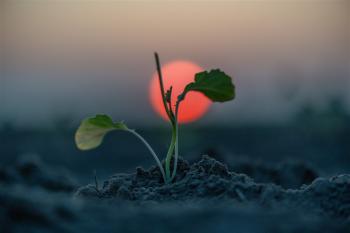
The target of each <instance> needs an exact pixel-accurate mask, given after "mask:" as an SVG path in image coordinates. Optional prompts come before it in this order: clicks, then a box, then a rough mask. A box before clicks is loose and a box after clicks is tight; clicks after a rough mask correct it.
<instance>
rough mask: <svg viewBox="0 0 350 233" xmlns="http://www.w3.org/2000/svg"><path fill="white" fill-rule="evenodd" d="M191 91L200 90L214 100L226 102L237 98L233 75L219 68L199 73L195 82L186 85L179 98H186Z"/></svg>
mask: <svg viewBox="0 0 350 233" xmlns="http://www.w3.org/2000/svg"><path fill="white" fill-rule="evenodd" d="M189 91H199V92H201V93H203V94H204V95H205V96H207V97H208V98H209V99H211V100H212V101H214V102H225V101H229V100H232V99H234V98H235V86H234V85H233V83H232V79H231V77H230V76H228V75H227V74H225V73H224V72H222V71H220V70H219V69H216V70H211V71H209V72H208V71H203V72H200V73H197V74H196V75H195V79H194V82H192V83H190V84H188V85H187V86H186V87H185V89H184V91H183V93H182V94H181V95H180V96H179V100H182V99H184V98H185V96H186V94H187V93H188V92H189Z"/></svg>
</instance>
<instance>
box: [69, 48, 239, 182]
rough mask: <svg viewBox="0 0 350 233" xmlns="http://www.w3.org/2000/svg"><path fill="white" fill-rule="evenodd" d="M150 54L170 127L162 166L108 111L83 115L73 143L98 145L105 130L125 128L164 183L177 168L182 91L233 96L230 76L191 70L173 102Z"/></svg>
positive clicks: (214, 98)
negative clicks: (149, 157) (189, 79)
mask: <svg viewBox="0 0 350 233" xmlns="http://www.w3.org/2000/svg"><path fill="white" fill-rule="evenodd" d="M154 57H155V62H156V69H157V73H158V79H159V86H160V92H161V96H162V102H163V106H164V109H165V112H166V114H167V117H168V119H169V122H170V124H171V129H172V137H171V141H170V146H169V149H168V152H167V154H166V156H165V164H164V166H163V164H162V162H161V161H160V159H159V156H158V155H157V154H156V152H155V151H154V150H153V148H152V147H151V146H150V144H149V143H148V142H147V141H146V140H145V139H144V138H143V137H142V136H141V135H140V134H138V133H137V132H136V131H135V130H134V129H130V128H128V126H127V125H126V124H125V123H124V122H123V121H119V122H114V121H113V120H112V118H111V117H109V116H108V115H103V114H98V115H96V116H95V117H90V118H86V119H84V120H83V121H82V122H81V124H80V126H79V128H78V130H77V131H76V133H75V143H76V145H77V147H78V148H79V149H80V150H91V149H94V148H97V147H98V146H100V145H101V143H102V141H103V138H104V137H105V135H106V134H107V133H109V132H112V131H114V130H123V131H126V132H129V133H131V134H133V135H134V136H136V137H137V138H138V139H139V140H140V141H141V142H142V143H143V144H144V145H145V146H146V147H147V149H148V150H149V152H150V153H151V155H152V156H153V158H154V160H155V161H156V163H157V165H158V167H159V170H160V172H161V174H162V177H163V180H164V183H170V182H172V180H173V179H174V178H175V176H176V171H177V162H178V157H179V143H178V136H179V123H178V116H179V112H180V111H181V108H180V105H181V103H182V102H183V101H186V94H187V93H189V92H191V91H196V92H200V93H202V94H204V95H205V96H206V97H207V98H209V99H210V100H211V101H213V102H226V101H230V100H233V99H234V98H235V86H234V84H233V83H232V79H231V77H230V76H228V75H227V74H225V73H224V72H223V71H221V70H219V69H214V70H210V71H203V72H199V73H197V74H195V77H194V82H191V83H189V84H187V85H186V87H185V88H184V90H183V92H182V93H181V94H180V95H178V96H177V100H176V102H175V103H173V102H172V101H171V99H172V98H171V97H172V87H170V88H169V89H168V90H165V89H164V85H163V76H162V69H161V64H160V60H159V56H158V54H157V53H155V54H154ZM179 78H181V77H179ZM172 159H174V165H173V168H171V160H172Z"/></svg>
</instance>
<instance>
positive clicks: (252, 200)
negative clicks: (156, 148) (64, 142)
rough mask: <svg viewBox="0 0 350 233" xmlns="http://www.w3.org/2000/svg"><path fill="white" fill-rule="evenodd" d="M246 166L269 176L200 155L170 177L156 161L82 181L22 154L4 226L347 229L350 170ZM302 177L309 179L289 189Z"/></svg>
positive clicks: (3, 175)
mask: <svg viewBox="0 0 350 233" xmlns="http://www.w3.org/2000/svg"><path fill="white" fill-rule="evenodd" d="M296 164H297V165H296ZM236 166H238V164H237V165H236ZM278 168H280V169H283V172H282V171H281V170H280V169H278ZM240 169H242V170H244V169H247V167H240ZM240 169H238V168H237V169H236V170H240ZM248 170H249V171H250V172H251V174H265V175H267V174H269V175H267V176H266V177H268V178H264V179H266V180H267V181H268V182H264V183H263V182H257V181H255V180H254V179H252V178H250V177H248V176H247V175H245V174H238V173H235V172H233V171H230V170H229V169H228V168H227V166H226V165H224V164H222V163H220V162H218V161H217V160H215V159H213V158H211V157H208V156H203V158H202V159H201V160H200V161H198V162H196V163H193V164H189V163H188V162H186V161H185V160H183V159H180V161H179V170H178V173H177V176H176V179H175V180H174V182H173V183H171V184H167V185H164V184H163V181H162V178H161V175H160V172H159V169H158V168H157V167H151V168H150V169H148V170H144V169H142V168H137V169H136V172H135V173H133V174H116V175H113V176H112V177H110V178H109V179H108V180H106V181H104V182H103V183H101V187H100V184H98V183H97V184H96V183H95V182H93V184H89V185H87V186H83V187H80V188H77V185H76V183H75V182H73V181H72V180H71V175H69V174H68V173H63V172H62V171H61V170H57V169H53V168H48V167H47V166H46V165H44V164H42V163H41V162H40V160H39V159H38V158H32V157H30V158H25V159H21V160H20V161H19V162H17V164H16V165H15V166H13V167H7V168H2V169H1V168H0V232H9V233H11V232H26V233H27V232H123V233H128V232H138V233H139V232H152V233H153V232H163V233H164V232H177V233H178V232H204V233H206V232H220V233H221V232H223V233H226V232H238V233H240V232H242V233H243V232H249V233H255V232H257V233H258V232H269V233H270V232H317V233H319V232H349V230H350V175H338V176H334V177H331V178H328V179H325V178H316V179H314V178H315V176H316V174H317V172H316V171H314V170H312V168H310V167H308V166H306V165H302V164H300V163H284V165H283V166H277V168H276V167H273V168H271V169H269V167H268V166H264V169H261V166H260V165H259V166H254V163H252V165H251V166H250V167H249V169H248ZM299 171H306V172H299ZM258 172H259V173H258ZM62 174H67V175H62ZM271 174H273V175H271ZM261 176H262V175H261ZM274 179H275V180H279V181H280V184H281V185H282V186H283V187H282V186H281V185H276V184H273V183H271V181H273V180H274ZM283 180H288V181H291V182H283ZM298 182H299V183H300V182H304V183H310V182H311V183H310V184H304V185H301V186H300V187H296V188H294V189H287V188H285V187H286V186H293V185H294V186H296V185H297V184H298ZM74 190H77V191H74Z"/></svg>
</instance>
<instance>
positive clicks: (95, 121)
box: [75, 115, 128, 150]
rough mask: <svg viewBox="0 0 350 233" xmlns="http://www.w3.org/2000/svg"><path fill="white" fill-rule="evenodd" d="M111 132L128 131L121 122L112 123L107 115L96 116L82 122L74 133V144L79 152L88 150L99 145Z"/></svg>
mask: <svg viewBox="0 0 350 233" xmlns="http://www.w3.org/2000/svg"><path fill="white" fill-rule="evenodd" d="M113 130H128V127H127V126H126V125H125V124H124V123H123V122H115V123H114V122H113V120H112V119H111V118H110V117H109V116H107V115H96V116H95V117H92V118H87V119H85V120H83V121H82V122H81V124H80V126H79V128H78V130H77V132H76V133H75V143H76V145H77V147H78V148H79V149H80V150H90V149H94V148H96V147H98V146H99V145H101V143H102V141H103V138H104V136H105V135H106V134H107V133H108V132H111V131H113Z"/></svg>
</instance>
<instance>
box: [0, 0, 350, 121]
mask: <svg viewBox="0 0 350 233" xmlns="http://www.w3.org/2000/svg"><path fill="white" fill-rule="evenodd" d="M2 4H3V5H2V6H0V7H1V8H0V11H1V12H0V20H1V21H0V55H1V57H0V62H1V66H0V68H1V70H0V71H1V73H0V75H1V76H0V104H1V110H0V123H2V122H11V123H14V124H17V125H21V126H26V125H27V126H28V125H31V126H42V125H50V124H53V123H54V122H55V121H57V120H58V119H60V118H71V119H73V120H75V121H76V120H79V119H81V118H82V117H86V116H90V115H93V114H95V113H108V114H111V115H112V116H113V118H115V119H123V120H126V121H127V122H131V123H134V124H147V125H157V124H159V123H158V122H160V121H162V120H160V118H159V117H158V116H157V115H156V113H155V112H154V111H153V109H152V108H151V105H150V103H149V97H148V96H149V93H148V90H149V83H150V80H151V76H152V74H153V72H154V71H155V64H154V60H153V52H154V51H157V52H158V53H159V54H160V57H161V60H162V63H163V64H165V63H167V62H171V61H174V60H178V59H184V60H190V61H193V62H195V63H197V64H199V65H200V66H202V67H204V68H205V69H212V68H220V69H222V70H224V71H225V72H226V73H228V74H229V75H231V76H232V77H233V78H234V82H235V84H236V90H237V98H236V100H235V101H233V102H230V103H225V104H214V105H213V106H212V107H211V109H210V111H209V112H208V114H207V115H206V116H205V117H204V118H203V119H201V120H200V121H199V122H198V124H209V123H210V124H237V123H238V124H239V123H243V122H260V121H262V122H266V121H269V122H279V121H285V120H287V119H289V118H291V117H292V116H293V115H294V114H295V113H296V112H297V111H298V110H299V109H300V107H301V106H303V105H305V104H314V105H315V106H318V107H320V108H322V107H324V105H325V104H326V103H327V101H329V99H331V98H334V97H341V98H343V99H344V100H345V102H346V104H347V105H348V106H350V94H349V92H348V90H349V88H350V46H349V44H350V7H349V1H346V0H344V1H341V0H333V1H326V0H320V1H316V0H314V1H312V0H296V1H291V0H273V1H270V0H260V1H200V0H196V1H185V0H182V1H155V0H144V1H107V0H106V1H105V0H102V1H78V0H65V1H58V0H56V1H53V0H47V1H44V0H41V1H40V0H37V1H34V0H28V1H20V0H13V1H11V0H9V1H6V3H5V2H3V3H2ZM349 109H350V107H349Z"/></svg>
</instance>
